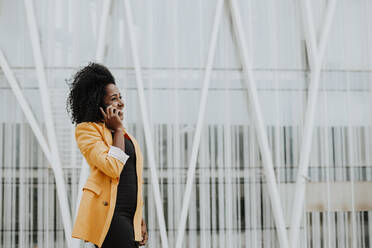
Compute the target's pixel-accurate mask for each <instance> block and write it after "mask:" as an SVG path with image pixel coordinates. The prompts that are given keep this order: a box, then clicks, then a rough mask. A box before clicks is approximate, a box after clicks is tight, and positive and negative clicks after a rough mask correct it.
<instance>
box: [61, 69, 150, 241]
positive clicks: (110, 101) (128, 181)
mask: <svg viewBox="0 0 372 248" xmlns="http://www.w3.org/2000/svg"><path fill="white" fill-rule="evenodd" d="M123 108H124V102H123V100H122V97H121V94H120V92H119V89H118V88H117V86H116V85H115V79H114V77H113V76H112V74H111V73H110V71H109V70H108V69H107V68H106V67H104V66H102V65H99V64H96V63H90V64H89V65H88V66H86V67H84V68H83V69H81V70H80V71H78V72H77V73H76V75H75V76H74V78H73V81H72V83H71V85H70V94H69V97H68V100H67V110H68V112H69V113H70V115H71V119H72V122H73V123H74V124H76V129H75V138H76V141H77V144H78V147H79V149H80V151H81V153H82V154H83V156H84V157H85V159H86V161H87V162H88V164H89V167H90V174H89V177H88V179H87V181H86V183H85V185H84V187H83V194H82V198H81V201H80V206H79V210H78V214H77V217H76V220H75V223H74V227H73V230H72V237H74V238H79V239H82V240H85V241H89V242H91V243H94V244H95V245H96V247H103V248H111V247H115V248H119V247H125V248H129V247H138V245H145V244H146V242H147V239H148V235H147V230H146V224H145V222H144V220H143V219H142V207H143V201H142V154H141V151H140V149H139V146H138V144H137V142H136V140H135V139H134V138H133V136H132V135H130V134H129V133H128V132H127V131H126V130H125V128H124V127H123V124H122V120H123V118H124V116H123V112H122V111H123Z"/></svg>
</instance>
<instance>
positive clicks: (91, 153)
mask: <svg viewBox="0 0 372 248" xmlns="http://www.w3.org/2000/svg"><path fill="white" fill-rule="evenodd" d="M124 135H127V136H128V137H129V138H130V139H131V141H132V142H133V145H134V148H135V154H136V170H137V183H138V185H137V186H138V187H137V189H138V191H137V208H136V212H135V214H134V219H133V226H134V239H135V240H136V241H141V240H142V233H141V220H142V207H143V200H142V182H143V180H142V161H143V158H142V154H141V151H140V148H139V146H138V143H137V141H136V140H135V139H134V138H133V136H131V135H130V134H129V133H127V132H126V131H125V130H124ZM75 138H76V141H77V144H78V147H79V149H80V151H81V153H82V154H83V156H84V157H85V159H86V161H87V162H88V164H89V167H90V174H89V177H88V179H87V181H86V183H85V185H84V187H83V194H82V197H81V201H80V205H79V210H78V214H77V216H76V220H75V223H74V226H73V230H72V237H74V238H78V239H82V240H85V241H89V242H91V243H94V244H96V245H98V246H99V247H101V246H102V243H103V241H104V239H105V237H106V234H107V232H108V229H109V227H110V223H111V220H112V216H113V213H114V209H115V203H116V193H117V186H118V184H119V176H120V173H121V171H122V170H123V167H124V163H123V162H121V161H120V160H118V159H116V158H114V157H112V156H108V152H109V150H110V146H111V145H112V135H111V131H110V130H109V129H108V128H107V127H106V125H105V124H104V123H95V122H83V123H80V124H78V125H77V126H76V129H75Z"/></svg>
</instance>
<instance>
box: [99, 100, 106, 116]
mask: <svg viewBox="0 0 372 248" xmlns="http://www.w3.org/2000/svg"><path fill="white" fill-rule="evenodd" d="M100 107H101V108H102V109H103V111H104V112H105V113H106V109H107V107H108V105H106V104H104V103H103V104H102V105H101V106H100ZM101 115H102V118H104V116H103V114H102V113H101Z"/></svg>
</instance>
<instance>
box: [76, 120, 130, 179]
mask: <svg viewBox="0 0 372 248" xmlns="http://www.w3.org/2000/svg"><path fill="white" fill-rule="evenodd" d="M75 138H76V142H77V145H78V147H79V149H80V151H81V153H82V154H83V156H84V157H85V159H86V160H87V162H88V164H89V165H90V166H96V167H97V168H98V169H99V170H101V171H102V172H103V173H104V174H106V175H107V176H109V177H111V178H119V176H120V173H121V171H122V170H123V167H124V164H125V163H126V161H127V159H128V158H129V156H128V155H127V154H125V152H124V151H122V150H121V149H120V148H118V147H115V146H108V145H106V143H105V142H104V141H103V137H102V135H101V133H100V132H99V130H98V128H97V127H96V126H95V125H94V124H93V123H80V124H79V125H77V127H76V129H75Z"/></svg>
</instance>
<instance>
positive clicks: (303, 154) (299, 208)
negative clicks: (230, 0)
mask: <svg viewBox="0 0 372 248" xmlns="http://www.w3.org/2000/svg"><path fill="white" fill-rule="evenodd" d="M303 1H305V2H303ZM303 1H301V4H304V7H303V8H304V10H305V11H303V14H305V15H307V17H306V19H309V23H308V24H310V23H313V20H312V18H311V8H310V4H309V3H308V0H303ZM335 9H336V0H331V1H330V2H329V3H328V5H327V11H326V18H325V23H324V27H323V31H322V34H321V37H320V46H319V50H316V51H313V53H314V54H313V55H312V56H313V58H316V60H315V64H314V67H313V68H312V69H311V79H310V85H309V93H308V94H309V97H308V102H307V108H306V113H305V122H304V131H303V132H304V133H303V137H302V144H301V151H300V161H299V169H298V174H297V182H296V192H295V196H294V202H293V208H292V218H291V231H290V243H291V247H292V248H293V247H297V243H298V239H299V231H300V224H301V219H302V218H301V217H302V214H303V204H304V198H305V183H306V180H305V178H306V175H307V171H308V167H309V158H310V151H311V143H312V136H313V130H314V116H315V107H316V102H317V97H318V89H319V83H320V74H321V69H322V62H323V57H324V53H325V48H326V44H327V41H328V34H329V30H330V26H331V23H332V20H333V16H334V12H335ZM304 25H306V23H304ZM304 30H305V32H306V30H308V28H307V27H305V28H304ZM314 35H315V33H308V34H307V35H306V37H311V39H312V40H317V39H316V37H314ZM307 42H308V43H312V41H309V40H307Z"/></svg>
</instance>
